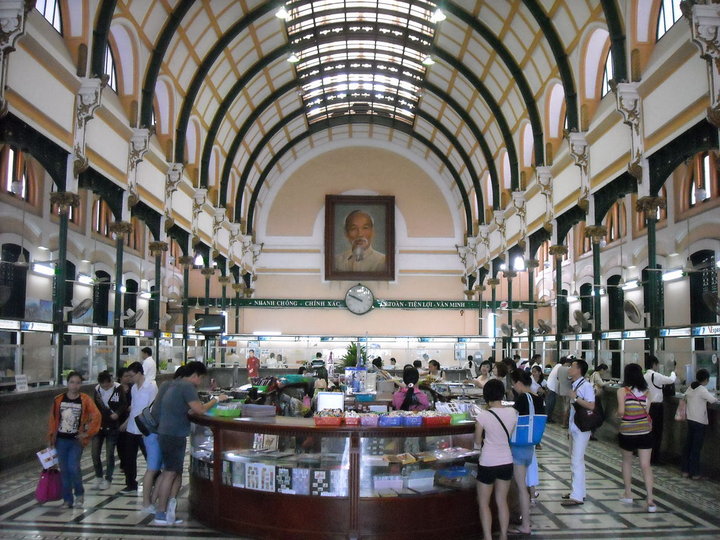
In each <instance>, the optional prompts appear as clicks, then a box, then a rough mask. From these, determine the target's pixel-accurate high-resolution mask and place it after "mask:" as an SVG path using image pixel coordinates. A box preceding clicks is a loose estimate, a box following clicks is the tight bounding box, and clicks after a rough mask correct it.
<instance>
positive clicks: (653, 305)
mask: <svg viewBox="0 0 720 540" xmlns="http://www.w3.org/2000/svg"><path fill="white" fill-rule="evenodd" d="M635 208H636V210H637V211H638V212H643V214H644V215H645V220H646V223H647V231H648V232H647V242H648V304H649V306H648V311H649V312H650V328H648V329H647V337H648V339H649V342H650V347H649V350H650V354H655V350H656V347H657V337H658V334H659V327H660V313H661V312H662V311H661V310H662V309H663V306H662V305H660V304H661V302H660V298H658V290H659V288H660V286H661V284H662V281H661V278H660V272H659V271H658V267H657V241H656V237H655V227H656V225H657V213H658V210H659V209H660V208H665V199H663V198H662V197H641V198H640V199H638V200H637V203H636V207H635Z"/></svg>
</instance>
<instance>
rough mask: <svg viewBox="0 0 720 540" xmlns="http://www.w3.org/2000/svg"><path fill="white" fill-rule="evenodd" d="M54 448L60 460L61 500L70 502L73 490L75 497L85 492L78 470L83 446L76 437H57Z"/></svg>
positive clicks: (71, 501)
mask: <svg viewBox="0 0 720 540" xmlns="http://www.w3.org/2000/svg"><path fill="white" fill-rule="evenodd" d="M55 450H57V455H58V461H59V462H60V478H61V480H62V497H63V501H65V502H66V503H68V504H72V503H73V501H74V499H73V491H74V492H75V497H82V496H83V495H84V494H85V489H84V488H83V483H82V473H81V472H80V457H81V456H82V451H83V446H82V444H81V443H80V441H78V440H77V439H64V438H62V437H58V438H57V440H56V441H55Z"/></svg>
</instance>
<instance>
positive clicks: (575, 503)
mask: <svg viewBox="0 0 720 540" xmlns="http://www.w3.org/2000/svg"><path fill="white" fill-rule="evenodd" d="M581 504H585V503H584V502H582V501H576V500H575V499H568V500H566V501H563V502H561V503H560V505H561V506H580V505H581Z"/></svg>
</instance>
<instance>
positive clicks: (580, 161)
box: [565, 131, 589, 174]
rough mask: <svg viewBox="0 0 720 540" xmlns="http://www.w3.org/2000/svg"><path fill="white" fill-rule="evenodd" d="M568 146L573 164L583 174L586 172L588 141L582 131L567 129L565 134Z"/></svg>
mask: <svg viewBox="0 0 720 540" xmlns="http://www.w3.org/2000/svg"><path fill="white" fill-rule="evenodd" d="M565 137H566V138H567V140H568V144H569V146H570V155H571V156H572V158H573V159H574V160H575V165H577V166H578V167H580V170H581V171H582V173H583V174H587V172H588V159H589V155H588V142H587V138H586V137H585V134H584V133H580V132H577V131H568V132H567V133H566V134H565Z"/></svg>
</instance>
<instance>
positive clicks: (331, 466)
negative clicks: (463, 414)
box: [190, 414, 479, 539]
mask: <svg viewBox="0 0 720 540" xmlns="http://www.w3.org/2000/svg"><path fill="white" fill-rule="evenodd" d="M190 418H191V420H192V422H193V423H194V427H193V432H192V437H191V477H190V491H191V493H190V508H191V512H192V514H193V515H194V516H195V517H196V518H197V519H198V520H200V521H201V522H203V523H205V524H207V525H209V526H211V527H214V528H217V529H221V530H224V531H227V532H231V533H235V534H242V535H244V536H247V535H257V536H260V537H263V538H309V537H312V538H338V537H344V538H363V537H373V538H391V537H392V538H393V539H397V538H403V537H408V538H410V537H412V538H414V539H417V538H418V537H420V538H424V537H427V538H430V537H434V536H437V535H438V534H451V535H453V537H460V536H466V535H468V534H470V533H472V532H473V531H476V530H478V528H479V522H478V516H477V505H476V500H475V490H474V485H475V481H474V472H475V469H474V467H475V465H473V464H472V463H471V462H472V460H473V458H474V457H475V456H476V454H477V453H476V452H474V451H473V440H474V424H472V423H469V424H464V425H443V426H417V427H381V426H353V425H349V426H348V425H340V426H316V425H314V422H313V420H312V419H311V418H310V419H304V418H288V417H275V418H258V419H254V418H234V419H231V418H220V417H209V416H206V415H203V416H197V415H193V414H191V415H190ZM210 449H212V450H210ZM418 508H423V512H422V514H421V515H418V512H417V509H418ZM268 516H282V518H281V519H269V518H268ZM409 521H412V522H413V523H414V524H415V526H414V527H413V533H412V534H411V535H410V534H408V533H407V527H406V526H398V523H405V524H407V523H408V522H409ZM418 531H422V532H420V533H419V532H418Z"/></svg>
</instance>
